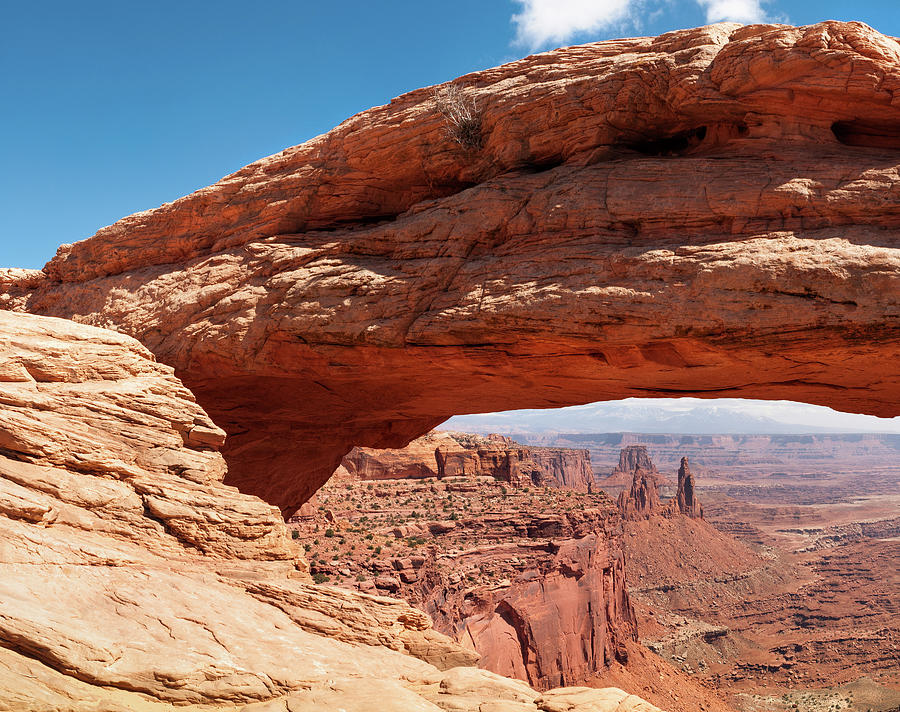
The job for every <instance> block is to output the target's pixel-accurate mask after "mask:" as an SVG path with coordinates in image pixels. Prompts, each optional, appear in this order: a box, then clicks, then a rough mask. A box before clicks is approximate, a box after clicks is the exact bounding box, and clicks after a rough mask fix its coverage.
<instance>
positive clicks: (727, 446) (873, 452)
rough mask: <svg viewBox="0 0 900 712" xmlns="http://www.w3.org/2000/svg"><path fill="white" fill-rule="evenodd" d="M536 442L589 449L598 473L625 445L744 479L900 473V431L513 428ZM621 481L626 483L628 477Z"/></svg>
mask: <svg viewBox="0 0 900 712" xmlns="http://www.w3.org/2000/svg"><path fill="white" fill-rule="evenodd" d="M513 436H514V437H515V438H517V439H518V440H519V441H520V442H524V443H528V444H531V445H542V446H545V447H547V446H550V447H552V446H559V447H572V448H587V449H588V450H590V453H591V462H592V464H593V467H594V470H595V472H596V473H597V476H598V478H599V477H603V476H605V475H606V474H607V473H609V472H610V471H611V470H613V469H614V468H616V463H617V460H618V458H619V457H620V453H621V451H622V450H623V449H625V448H628V447H632V446H642V447H644V448H646V449H647V452H648V453H649V454H650V456H651V457H652V459H653V460H654V462H656V463H658V465H659V467H660V468H662V470H663V471H665V472H672V473H674V472H675V471H676V470H677V469H678V465H679V462H680V460H681V458H682V457H684V456H687V457H689V458H690V460H691V463H692V465H693V467H694V468H695V469H697V470H698V471H699V472H701V473H704V474H707V475H713V474H720V473H721V474H723V475H725V476H727V477H728V478H729V479H740V478H741V477H744V476H746V477H751V476H757V475H760V474H771V473H773V472H780V471H783V472H788V473H792V474H797V475H801V474H807V475H810V476H814V475H815V473H816V472H819V473H821V472H834V471H836V470H847V471H865V470H866V469H877V470H886V469H890V470H892V471H893V472H895V473H896V472H900V458H898V454H900V434H890V433H885V434H877V433H834V434H829V433H819V434H808V435H729V434H718V435H687V434H660V433H565V434H555V433H554V434H549V433H548V434H540V433H513ZM622 484H626V485H627V483H625V482H623V483H622Z"/></svg>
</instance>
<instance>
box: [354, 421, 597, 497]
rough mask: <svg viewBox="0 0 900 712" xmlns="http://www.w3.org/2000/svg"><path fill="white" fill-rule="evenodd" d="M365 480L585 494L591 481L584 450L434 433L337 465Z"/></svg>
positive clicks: (365, 451)
mask: <svg viewBox="0 0 900 712" xmlns="http://www.w3.org/2000/svg"><path fill="white" fill-rule="evenodd" d="M341 466H342V467H343V469H344V470H345V471H346V474H347V475H349V476H351V477H356V478H359V479H363V480H381V479H406V478H423V477H440V478H443V477H460V476H461V477H492V478H494V479H495V480H499V481H502V482H507V483H509V484H511V485H514V486H519V487H521V486H538V487H563V488H567V489H574V490H577V491H579V492H587V491H588V489H589V488H590V486H591V483H592V481H593V471H592V469H591V456H590V453H588V451H587V450H574V449H567V448H550V447H529V446H526V445H520V444H519V443H517V442H515V441H513V440H511V439H510V438H507V437H504V436H502V435H489V436H487V437H482V436H480V435H474V434H472V433H449V432H440V431H434V432H431V433H428V434H427V435H423V436H422V437H420V438H416V439H415V440H413V441H412V442H411V443H410V444H409V445H407V446H406V447H404V448H399V449H397V448H395V449H383V450H376V449H373V448H360V447H356V448H353V449H352V450H351V451H350V452H349V453H347V455H345V456H344V459H343V460H342V461H341Z"/></svg>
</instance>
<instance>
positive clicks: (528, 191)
mask: <svg viewBox="0 0 900 712" xmlns="http://www.w3.org/2000/svg"><path fill="white" fill-rule="evenodd" d="M453 86H456V87H458V88H459V90H460V92H461V93H462V96H463V99H464V100H466V101H472V102H474V103H475V104H476V105H477V106H478V107H479V112H480V116H479V132H480V135H479V136H478V137H477V138H478V140H477V141H474V142H471V144H470V145H462V144H460V143H459V142H457V141H456V140H454V137H453V136H452V135H449V134H448V131H447V125H446V121H445V117H444V115H443V114H442V112H441V110H440V107H439V106H438V105H437V104H436V103H435V101H434V92H433V90H431V89H422V90H417V91H414V92H410V93H409V94H406V95H404V96H402V97H399V98H397V99H395V100H393V101H392V102H390V104H387V105H385V106H380V107H375V108H373V109H370V110H369V111H365V112H363V113H361V114H359V115H357V116H355V117H353V118H351V119H349V120H347V121H345V122H344V123H342V124H341V125H340V126H338V127H336V128H335V129H333V130H332V131H330V132H328V133H327V134H324V135H322V136H319V137H316V138H314V139H312V140H311V141H309V142H307V143H305V144H303V145H301V146H297V147H293V148H289V149H286V150H284V151H282V152H281V153H279V154H276V155H274V156H270V157H268V158H265V159H262V160H260V161H257V162H256V163H253V164H251V165H249V166H247V167H246V168H243V169H241V170H240V171H237V172H236V173H234V174H232V175H230V176H228V177H226V178H224V179H222V180H221V181H219V182H218V183H216V184H215V185H212V186H210V187H208V188H204V189H202V190H199V191H197V192H196V193H193V194H191V195H189V196H187V197H185V198H181V199H179V200H177V201H175V202H173V203H169V204H166V205H164V206H161V207H159V208H156V209H154V210H148V211H145V212H142V213H138V214H136V215H133V216H130V217H127V218H124V219H123V220H121V221H119V222H118V223H116V224H114V225H112V226H109V227H107V228H103V229H102V230H100V231H99V232H98V233H97V234H96V235H95V236H93V237H92V238H90V239H88V240H85V241H82V242H78V243H75V244H72V245H64V246H62V247H61V248H60V249H59V251H58V253H57V255H56V257H54V258H53V260H51V261H50V262H49V263H48V264H47V266H46V267H45V268H44V270H43V271H40V272H37V271H28V270H5V271H4V272H3V273H2V275H0V306H3V307H5V308H9V309H16V310H24V311H30V312H34V313H40V314H48V315H54V316H63V317H67V318H72V319H74V320H76V321H80V322H84V323H90V324H94V325H98V326H105V327H112V328H115V329H117V330H119V331H121V332H124V333H127V334H130V335H132V336H135V337H136V338H138V339H139V340H140V341H141V342H142V343H143V344H144V345H145V346H146V347H147V348H149V349H150V350H151V351H152V352H153V353H154V354H156V356H157V357H158V358H159V359H160V360H161V361H163V362H165V363H168V364H170V365H172V366H174V367H175V368H176V372H177V374H178V375H179V376H180V377H181V378H182V379H183V381H184V382H185V383H186V384H187V386H188V387H190V388H191V389H192V390H193V392H194V393H195V394H196V396H197V398H198V400H199V402H200V403H201V404H202V405H203V406H204V407H205V408H206V409H207V410H208V412H209V413H210V415H211V416H212V418H213V420H214V421H215V422H216V423H217V424H218V425H220V426H221V427H222V428H224V429H225V430H226V431H227V432H228V433H229V435H230V437H229V438H228V440H227V441H226V443H225V446H224V449H223V454H224V455H225V457H226V460H227V461H228V462H229V470H228V475H227V477H228V480H227V481H228V482H229V483H231V484H233V485H235V486H238V487H239V488H240V489H241V491H243V492H248V493H254V494H257V495H259V496H262V497H263V498H265V499H266V500H267V501H269V502H272V503H275V504H277V505H278V506H279V507H280V508H281V509H282V511H283V512H284V513H290V512H293V511H294V510H296V509H297V508H298V507H299V506H300V505H301V504H302V503H303V502H304V501H305V500H307V499H308V498H309V497H310V495H311V494H312V493H313V492H314V491H315V490H316V489H317V488H318V487H319V486H320V485H321V484H322V483H323V482H324V481H325V480H326V479H327V478H328V477H329V476H330V475H331V473H332V472H333V471H334V470H335V468H336V467H337V466H338V464H339V463H340V461H341V458H342V457H343V456H344V455H345V454H346V453H347V452H348V451H349V450H350V449H351V448H352V447H353V446H366V447H399V446H402V445H404V444H406V443H407V442H409V441H410V440H412V439H413V438H415V437H417V436H420V435H422V434H424V433H426V432H427V431H428V430H430V429H431V428H433V427H435V426H436V425H438V424H439V423H440V422H442V421H443V420H445V419H446V418H447V417H449V416H450V415H453V414H457V413H469V412H488V411H495V410H503V409H510V408H523V407H553V406H561V405H572V404H578V403H585V402H591V401H597V400H604V399H615V398H624V397H630V396H672V395H698V396H705V397H713V396H731V397H754V398H775V399H781V398H787V399H793V400H799V401H807V402H811V403H820V404H824V405H830V406H834V407H836V408H839V409H843V410H849V411H855V412H863V413H871V414H875V415H882V416H893V415H897V414H898V413H900V410H898V403H900V399H898V397H897V396H898V392H900V369H898V367H897V364H898V363H900V233H898V229H900V174H898V165H900V100H898V96H900V45H898V43H897V41H896V40H894V39H892V38H890V37H886V36H884V35H881V34H879V33H878V32H876V31H874V30H872V29H871V28H869V27H867V26H865V25H863V24H861V23H852V22H851V23H840V22H823V23H820V24H817V25H812V26H809V27H789V26H784V25H751V26H747V27H741V26H739V25H735V24H719V25H712V26H709V27H703V28H698V29H693V30H683V31H678V32H672V33H668V34H665V35H662V36H660V37H655V38H654V37H646V38H636V39H626V40H611V41H607V42H599V43H595V44H590V45H584V46H580V47H570V48H564V49H560V50H555V51H553V52H548V53H544V54H540V55H535V56H533V57H528V58H525V59H522V60H519V61H516V62H512V63H510V64H507V65H504V66H502V67H498V68H494V69H488V70H485V71H481V72H476V73H473V74H469V75H467V76H465V77H462V78H460V79H459V80H457V81H455V82H454V83H453Z"/></svg>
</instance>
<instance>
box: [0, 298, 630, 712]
mask: <svg viewBox="0 0 900 712" xmlns="http://www.w3.org/2000/svg"><path fill="white" fill-rule="evenodd" d="M223 439H224V433H223V432H222V431H221V430H220V429H219V428H217V427H216V426H215V425H214V424H213V423H212V421H210V419H209V417H208V416H207V415H206V413H205V412H204V411H203V410H202V409H201V408H200V406H198V405H197V403H196V402H195V400H194V397H193V396H192V395H191V393H190V392H189V391H188V390H187V389H186V388H185V387H184V386H183V385H182V384H181V383H180V382H179V381H178V379H177V378H176V377H175V376H174V375H173V371H172V368H171V367H169V366H165V365H161V364H158V363H156V362H155V361H154V360H153V358H152V356H151V355H150V353H149V352H148V351H147V350H146V349H145V348H144V347H143V346H141V345H140V344H139V343H138V342H136V341H135V340H133V339H131V338H130V337H127V336H124V335H121V334H117V333H115V332H111V331H106V330H103V329H97V328H94V327H90V326H84V325H79V324H75V323H73V322H68V321H65V320H61V319H50V318H46V317H37V316H31V315H23V314H15V313H12V312H7V311H0V708H2V709H9V710H16V711H17V712H18V711H19V710H29V711H30V712H43V711H46V712H50V711H53V712H57V711H58V710H67V711H68V710H73V711H79V712H82V711H83V712H124V710H129V711H130V710H142V711H153V710H166V709H173V708H177V709H189V710H201V709H202V710H212V709H230V710H238V709H245V710H247V711H248V712H249V711H250V710H263V709H265V710H268V711H269V712H271V710H297V709H323V708H328V709H338V708H344V709H359V710H362V709H371V708H372V707H371V705H372V704H373V700H375V699H377V700H378V702H379V708H380V709H385V710H398V711H399V710H438V709H453V710H467V709H471V710H473V712H474V711H475V710H478V709H479V705H481V704H494V703H496V704H500V703H502V702H504V701H508V700H512V699H516V700H519V701H521V702H522V704H521V705H520V709H522V710H532V711H536V710H538V709H547V707H546V705H545V706H543V707H542V706H541V705H544V703H543V702H540V700H541V699H542V698H540V696H539V694H538V693H537V692H535V691H534V690H532V689H531V688H529V687H527V685H524V684H523V683H516V682H514V681H510V680H504V679H503V678H499V677H492V676H490V675H489V674H488V673H485V672H484V671H480V670H476V669H474V668H468V667H459V665H461V664H462V665H467V664H471V663H472V662H473V661H474V656H473V655H472V653H471V652H470V651H466V650H464V649H463V648H462V647H461V646H459V645H458V644H456V643H454V642H453V641H451V640H450V639H449V638H447V637H446V636H443V635H441V634H440V633H437V632H436V631H434V630H433V629H432V627H431V620H430V618H429V617H428V616H427V615H425V614H424V613H422V612H421V611H417V610H416V609H414V608H412V607H411V606H409V605H408V604H407V603H405V602H403V601H400V600H394V599H389V598H384V597H382V596H376V595H368V594H364V593H359V592H351V591H346V590H342V589H336V588H329V587H323V586H317V585H315V584H313V583H312V582H311V581H310V579H309V576H308V575H307V573H306V564H305V562H304V560H303V557H302V556H301V552H302V549H300V547H299V546H298V545H297V544H296V543H294V542H292V541H291V539H290V538H289V537H288V536H287V530H286V529H285V527H284V524H283V522H282V520H281V517H280V513H279V511H278V509H277V508H275V507H273V506H271V505H269V504H266V503H264V502H262V501H261V500H259V499H257V498H256V497H254V496H251V495H246V494H242V493H240V492H238V491H237V490H236V489H235V488H233V487H230V486H228V485H225V484H223V483H222V479H223V478H224V476H225V473H226V468H225V463H224V460H223V459H222V456H221V454H220V453H219V452H218V448H219V447H220V446H221V445H222V442H223ZM510 690H515V694H517V695H518V697H514V696H513V693H512V692H511V691H510ZM601 692H602V691H598V693H597V694H598V695H600V694H601ZM604 694H605V693H604ZM597 699H598V700H599V699H601V697H597ZM603 699H605V698H603ZM365 705H368V707H366V706H365ZM498 709H500V708H498ZM578 709H593V708H592V707H584V706H582V707H580V708H578ZM603 709H606V708H603ZM609 709H615V708H614V707H609Z"/></svg>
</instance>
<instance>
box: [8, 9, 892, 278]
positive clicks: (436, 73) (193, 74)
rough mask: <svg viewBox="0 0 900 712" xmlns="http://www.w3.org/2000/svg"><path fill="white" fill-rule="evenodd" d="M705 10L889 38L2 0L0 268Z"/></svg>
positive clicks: (476, 14)
mask: <svg viewBox="0 0 900 712" xmlns="http://www.w3.org/2000/svg"><path fill="white" fill-rule="evenodd" d="M548 8H552V9H553V11H552V12H551V11H550V10H548ZM723 17H732V18H735V19H742V20H744V21H754V20H766V19H773V20H779V21H786V22H791V23H794V24H806V23H811V22H816V21H818V20H821V19H825V18H837V19H860V20H863V21H865V22H868V23H869V24H871V25H873V26H874V27H876V28H877V29H879V30H881V31H882V32H885V33H886V34H891V35H894V36H900V11H898V9H897V6H896V0H878V1H877V2H868V3H866V2H858V3H856V4H848V3H846V2H841V3H838V2H828V1H824V2H823V1H818V2H799V1H797V0H771V1H770V2H762V3H760V0H527V1H522V0H518V1H514V0H508V1H500V0H496V1H490V0H454V2H452V3H451V2H421V1H420V2H406V1H402V2H389V1H385V2H371V1H367V2H333V3H319V2H300V1H298V0H293V1H287V0H285V1H267V0H260V2H258V3H253V4H251V3H247V2H243V1H242V2H232V1H231V0H220V1H219V2H215V3H213V2H201V1H199V0H194V1H192V2H183V0H182V1H180V2H170V1H169V0H160V1H158V2H154V3H145V2H124V3H123V2H120V1H116V2H92V1H90V0H88V1H87V2H79V3H72V2H40V0H35V1H34V2H30V3H26V2H22V1H21V0H20V1H19V2H7V3H4V7H3V14H2V25H0V96H2V99H3V106H4V110H3V111H2V112H0V151H2V152H0V155H2V159H3V170H2V171H0V201H2V202H0V266H4V267H5V266H10V267H12V266H17V267H41V266H42V265H43V264H44V262H46V260H48V259H49V258H50V257H51V256H52V255H53V253H54V251H55V249H56V246H57V245H58V244H60V243H63V242H73V241H75V240H79V239H83V238H85V237H89V236H90V235H91V234H92V233H93V232H94V231H96V230H97V229H98V228H100V227H102V226H104V225H107V224H109V223H111V222H114V221H115V220H117V219H118V218H120V217H123V216H125V215H128V214H130V213H133V212H136V211H138V210H144V209H147V208H152V207H155V206H157V205H160V204H161V203H164V202H167V201H170V200H173V199H175V198H177V197H179V196H181V195H185V194H187V193H189V192H191V191H193V190H196V189H197V188H200V187H202V186H205V185H208V184H209V183H212V182H213V181H215V180H217V179H219V178H221V177H222V176H224V175H227V174H228V173H230V172H232V171H234V170H236V169H237V168H240V167H241V166H243V165H245V164H247V163H249V162H250V161H253V160H255V159H257V158H259V157H261V156H264V155H267V154H270V153H274V152H276V151H279V150H281V149H282V148H284V147H286V146H290V145H294V144H297V143H301V142H302V141H304V140H306V139H308V138H310V137H312V136H315V135H316V134H319V133H322V132H324V131H327V130H328V129H329V128H331V127H332V126H334V125H335V124H337V123H339V122H340V121H342V120H343V119H344V118H346V117H348V116H350V115H352V114H354V113H356V112H357V111H361V110H363V109H366V108H368V107H369V106H373V105H377V104H382V103H385V102H387V101H389V100H390V99H391V98H393V97H395V96H397V95H399V94H401V93H403V92H405V91H409V90H411V89H415V88H417V87H420V86H425V85H429V84H434V83H437V82H441V81H445V80H448V79H452V78H453V77H455V76H458V75H460V74H464V73H466V72H469V71H472V70H476V69H482V68H485V67H490V66H493V65H496V64H500V63H502V62H504V61H508V60H511V59H515V58H517V57H521V56H524V55H526V54H529V53H530V52H532V51H536V50H540V49H546V48H550V47H554V46H558V45H560V44H573V43H576V42H586V41H591V40H597V39H605V38H610V37H617V36H623V35H636V34H658V33H660V32H665V31H668V30H671V29H676V28H680V27H690V26H695V25H699V24H705V23H706V22H707V21H711V20H717V19H722V18H723ZM348 18H349V19H348Z"/></svg>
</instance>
